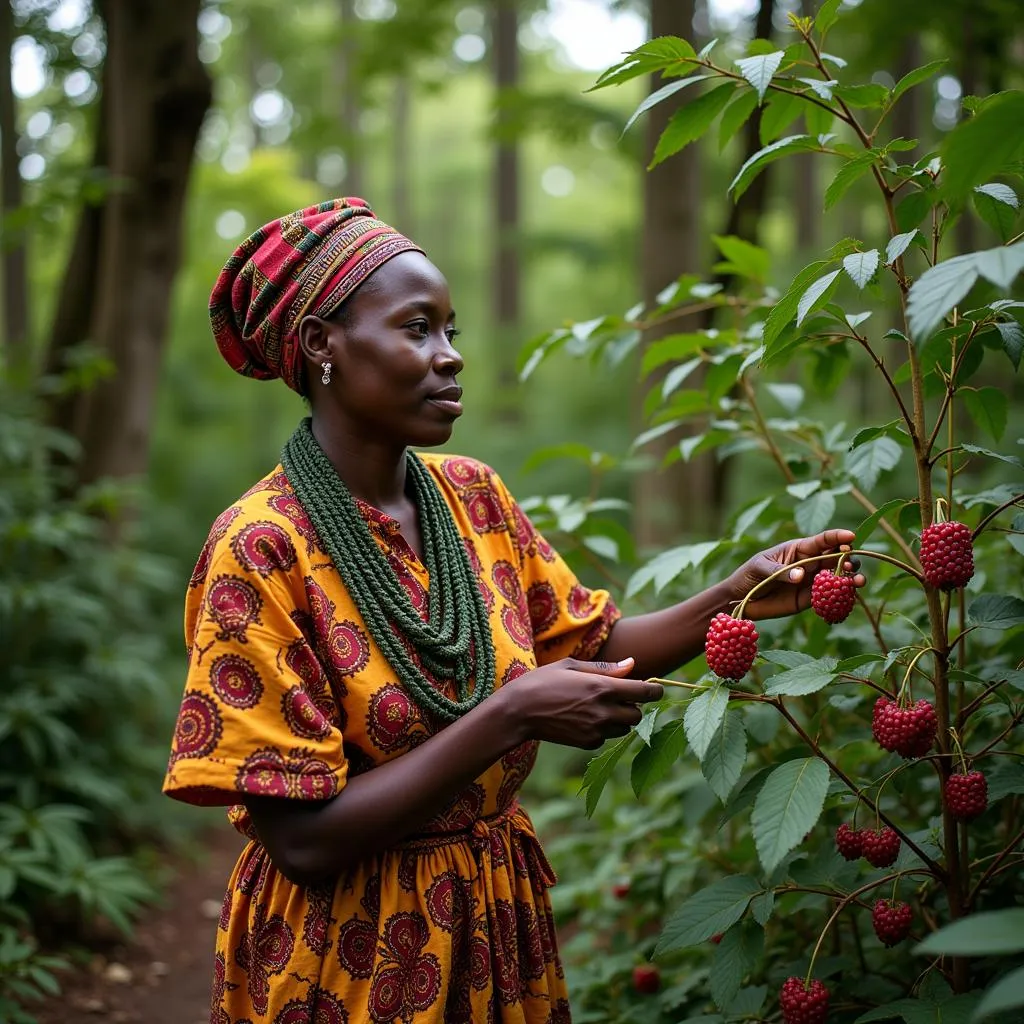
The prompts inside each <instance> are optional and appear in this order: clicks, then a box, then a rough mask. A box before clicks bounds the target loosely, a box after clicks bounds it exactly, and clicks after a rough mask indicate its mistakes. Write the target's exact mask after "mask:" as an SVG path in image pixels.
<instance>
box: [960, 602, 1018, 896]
mask: <svg viewBox="0 0 1024 1024" xmlns="http://www.w3.org/2000/svg"><path fill="white" fill-rule="evenodd" d="M967 618H968V620H969V621H970V623H971V624H972V625H974V626H984V627H985V629H1012V628H1013V627H1014V626H1020V625H1022V624H1024V601H1022V600H1021V599H1020V598H1019V597H1011V596H1010V595H1008V594H982V595H981V596H980V597H977V598H975V599H974V600H973V601H972V602H971V603H970V604H969V605H968V606H967ZM1021 913H1024V910H1022V911H1021Z"/></svg>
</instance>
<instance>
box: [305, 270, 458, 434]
mask: <svg viewBox="0 0 1024 1024" xmlns="http://www.w3.org/2000/svg"><path fill="white" fill-rule="evenodd" d="M326 329H327V338H326V342H327V345H328V347H329V350H330V355H329V358H330V361H331V363H332V374H331V383H330V384H329V385H326V386H325V385H323V384H321V383H320V380H319V377H320V374H319V368H318V367H316V368H314V370H315V372H313V373H311V376H310V377H309V378H308V379H310V380H312V382H313V385H312V388H311V390H312V392H313V395H312V402H313V408H314V411H316V409H317V408H318V407H319V406H320V405H321V404H322V403H323V402H325V401H329V402H331V403H332V404H333V405H334V407H335V411H336V412H337V413H340V414H341V416H342V418H343V420H344V422H345V424H346V426H347V428H348V430H349V431H350V432H352V433H353V434H354V435H355V436H356V437H360V438H365V439H366V440H370V441H373V442H377V443H379V442H381V441H388V440H390V441H393V442H395V444H396V445H397V446H401V447H404V446H406V445H414V446H417V447H431V446H433V445H439V444H444V443H445V442H446V441H447V440H448V439H449V438H450V437H451V433H452V427H453V426H454V424H455V420H456V419H458V417H459V416H461V415H462V401H461V398H462V388H460V387H459V386H458V384H456V381H455V378H456V375H457V374H458V373H459V371H460V370H461V369H462V366H463V362H462V356H460V355H459V353H458V352H457V351H456V350H455V348H454V346H453V341H454V339H455V336H456V334H457V333H458V332H457V331H456V329H455V311H454V310H453V309H452V305H451V296H450V295H449V292H448V282H447V281H446V280H445V278H444V275H443V274H442V273H441V272H440V271H439V270H438V269H437V267H435V266H434V264H433V263H431V262H430V260H428V259H427V258H426V256H424V255H423V254H422V253H418V252H404V253H400V254H399V255H398V256H395V257H394V258H393V259H390V260H388V262H387V263H385V264H384V265H383V266H382V267H381V268H380V269H379V270H377V271H375V272H374V273H373V275H372V276H371V277H369V278H368V279H367V281H366V282H364V283H363V284H362V285H361V286H360V287H359V288H358V289H357V291H356V292H355V293H354V294H353V296H352V298H351V299H349V300H348V303H347V308H346V309H345V312H344V314H343V315H342V316H340V317H337V318H335V319H334V320H332V321H328V322H327V323H326Z"/></svg>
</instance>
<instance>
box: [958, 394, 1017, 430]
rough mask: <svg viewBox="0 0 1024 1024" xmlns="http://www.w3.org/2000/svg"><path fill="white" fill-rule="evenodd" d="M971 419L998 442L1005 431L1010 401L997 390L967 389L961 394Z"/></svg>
mask: <svg viewBox="0 0 1024 1024" xmlns="http://www.w3.org/2000/svg"><path fill="white" fill-rule="evenodd" d="M961 395H962V396H963V400H964V405H965V406H966V407H967V411H968V412H969V413H970V415H971V419H972V420H974V422H975V423H976V424H977V426H978V427H980V428H981V429H982V430H984V431H985V433H987V434H988V435H989V436H990V437H991V438H992V439H993V440H995V441H998V440H999V439H1000V438H1001V437H1002V436H1003V434H1004V432H1005V431H1006V419H1007V416H1008V414H1009V405H1010V400H1009V399H1008V398H1007V397H1006V392H1005V391H1000V390H999V388H977V389H974V388H967V389H965V390H964V391H962V392H961Z"/></svg>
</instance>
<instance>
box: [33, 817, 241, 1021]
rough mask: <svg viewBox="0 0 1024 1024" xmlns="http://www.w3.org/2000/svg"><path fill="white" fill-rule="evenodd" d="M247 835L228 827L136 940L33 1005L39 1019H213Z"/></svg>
mask: <svg viewBox="0 0 1024 1024" xmlns="http://www.w3.org/2000/svg"><path fill="white" fill-rule="evenodd" d="M241 846H242V838H241V836H239V835H238V834H237V833H236V832H234V830H232V829H231V828H230V827H229V826H227V825H226V824H225V826H224V828H223V829H221V830H219V831H216V832H213V833H211V834H209V835H208V836H207V837H206V838H205V839H204V847H205V850H206V856H204V858H203V860H202V861H201V862H200V863H199V864H197V865H195V866H192V867H187V868H185V869H183V871H182V873H181V875H180V876H179V877H178V878H177V879H175V880H174V881H173V882H172V883H171V886H170V889H169V890H168V892H167V896H166V901H165V903H164V904H163V905H162V906H159V907H155V908H153V909H151V910H150V911H149V912H148V913H147V914H146V916H145V917H143V918H142V919H141V920H140V922H139V924H138V928H137V930H136V933H135V936H134V937H133V939H132V941H131V942H130V943H126V944H124V945H120V946H114V947H111V948H110V949H107V950H104V952H103V953H102V954H97V955H96V956H95V957H94V958H93V961H92V962H91V963H90V964H89V966H88V967H85V968H82V969H79V970H76V971H74V972H73V973H71V974H63V975H61V987H62V989H63V991H62V994H61V995H60V996H59V997H58V998H56V999H52V1000H49V1001H47V1003H46V1004H45V1005H43V1006H42V1007H41V1008H33V1012H35V1013H36V1015H37V1017H38V1020H39V1024H99V1022H110V1024H209V1020H210V981H211V979H212V963H213V943H214V932H215V930H216V927H217V917H218V915H219V913H220V901H221V898H222V896H223V895H224V887H225V884H226V882H227V880H228V876H229V875H230V873H231V868H232V867H233V865H234V862H235V859H236V857H237V856H238V851H239V850H240V849H241Z"/></svg>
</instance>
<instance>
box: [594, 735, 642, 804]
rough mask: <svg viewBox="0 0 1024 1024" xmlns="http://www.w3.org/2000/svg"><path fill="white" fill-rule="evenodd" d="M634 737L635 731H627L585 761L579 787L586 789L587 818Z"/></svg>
mask: <svg viewBox="0 0 1024 1024" xmlns="http://www.w3.org/2000/svg"><path fill="white" fill-rule="evenodd" d="M635 739H636V733H632V732H630V733H627V734H626V735H625V736H623V737H622V739H620V740H617V741H616V742H615V743H613V744H612V745H611V746H610V747H608V749H607V750H602V751H601V753H600V754H598V755H597V756H596V757H592V758H591V759H590V761H589V762H587V768H586V771H585V772H584V773H583V785H582V786H581V787H580V789H581V790H583V789H585V790H586V791H587V801H586V806H587V817H588V818H589V817H590V816H591V815H592V814H593V813H594V809H595V808H596V807H597V802H598V800H600V799H601V793H602V792H603V791H604V787H605V786H606V785H607V784H608V780H609V779H610V778H611V777H612V772H613V771H615V766H616V765H617V764H618V763H619V761H621V760H622V755H623V754H625V753H626V751H627V750H628V749H629V748H630V747H631V746H632V745H633V741H634V740H635Z"/></svg>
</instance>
